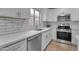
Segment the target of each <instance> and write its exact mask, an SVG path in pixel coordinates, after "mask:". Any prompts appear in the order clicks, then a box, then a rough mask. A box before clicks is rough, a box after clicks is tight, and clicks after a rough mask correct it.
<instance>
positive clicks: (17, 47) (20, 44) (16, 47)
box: [0, 39, 27, 51]
mask: <svg viewBox="0 0 79 59" xmlns="http://www.w3.org/2000/svg"><path fill="white" fill-rule="evenodd" d="M26 50H27V40H26V39H24V40H21V41H17V42H14V43H11V44H7V45H5V46H3V47H2V48H0V51H26Z"/></svg>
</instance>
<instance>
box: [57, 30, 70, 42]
mask: <svg viewBox="0 0 79 59" xmlns="http://www.w3.org/2000/svg"><path fill="white" fill-rule="evenodd" d="M57 39H60V40H66V41H71V33H70V32H60V31H57Z"/></svg>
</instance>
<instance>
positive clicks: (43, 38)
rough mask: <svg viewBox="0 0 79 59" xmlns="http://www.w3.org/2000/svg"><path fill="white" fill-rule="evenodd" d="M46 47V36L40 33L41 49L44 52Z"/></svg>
mask: <svg viewBox="0 0 79 59" xmlns="http://www.w3.org/2000/svg"><path fill="white" fill-rule="evenodd" d="M45 47H46V34H44V33H42V46H41V49H42V50H44V49H45Z"/></svg>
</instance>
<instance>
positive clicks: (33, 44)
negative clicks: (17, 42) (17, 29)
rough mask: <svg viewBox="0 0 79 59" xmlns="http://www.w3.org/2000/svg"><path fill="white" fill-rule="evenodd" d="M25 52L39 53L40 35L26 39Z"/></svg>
mask: <svg viewBox="0 0 79 59" xmlns="http://www.w3.org/2000/svg"><path fill="white" fill-rule="evenodd" d="M27 50H28V51H41V34H37V35H34V36H32V37H29V38H28V41H27Z"/></svg>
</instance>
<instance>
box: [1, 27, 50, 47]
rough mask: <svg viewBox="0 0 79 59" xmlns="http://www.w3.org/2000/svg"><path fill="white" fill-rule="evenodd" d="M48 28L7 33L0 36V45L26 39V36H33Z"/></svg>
mask: <svg viewBox="0 0 79 59" xmlns="http://www.w3.org/2000/svg"><path fill="white" fill-rule="evenodd" d="M49 29H50V28H44V29H43V30H41V31H36V30H30V31H28V32H20V33H14V34H8V35H4V36H0V46H3V45H6V44H8V43H13V42H16V41H19V40H23V39H25V38H26V39H27V38H28V37H31V36H34V35H36V34H39V33H43V32H44V31H47V30H49Z"/></svg>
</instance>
